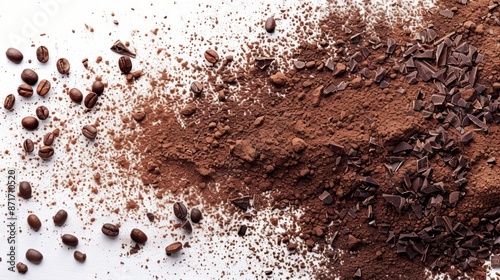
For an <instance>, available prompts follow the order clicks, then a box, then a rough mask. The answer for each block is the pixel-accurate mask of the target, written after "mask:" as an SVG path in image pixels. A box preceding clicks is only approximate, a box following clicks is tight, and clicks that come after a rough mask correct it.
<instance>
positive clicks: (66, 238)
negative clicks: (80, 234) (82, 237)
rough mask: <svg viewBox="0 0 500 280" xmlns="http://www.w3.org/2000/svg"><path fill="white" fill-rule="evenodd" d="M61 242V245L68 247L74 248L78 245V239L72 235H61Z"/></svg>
mask: <svg viewBox="0 0 500 280" xmlns="http://www.w3.org/2000/svg"><path fill="white" fill-rule="evenodd" d="M61 240H62V243H64V244H66V245H68V246H72V247H76V246H77V245H78V238H77V237H76V236H74V235H73V234H63V236H61Z"/></svg>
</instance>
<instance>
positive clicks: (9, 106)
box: [3, 93, 16, 110]
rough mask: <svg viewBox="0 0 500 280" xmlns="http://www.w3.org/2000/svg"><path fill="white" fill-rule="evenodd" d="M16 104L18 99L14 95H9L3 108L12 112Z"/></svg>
mask: <svg viewBox="0 0 500 280" xmlns="http://www.w3.org/2000/svg"><path fill="white" fill-rule="evenodd" d="M15 103H16V97H15V96H14V94H12V93H11V94H9V95H7V96H6V97H5V100H4V102H3V107H4V108H5V109H7V110H12V108H14V104H15Z"/></svg>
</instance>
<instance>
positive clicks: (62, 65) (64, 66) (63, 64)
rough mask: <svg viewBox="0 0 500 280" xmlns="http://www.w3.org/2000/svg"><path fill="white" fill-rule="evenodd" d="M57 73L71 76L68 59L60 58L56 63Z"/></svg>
mask: <svg viewBox="0 0 500 280" xmlns="http://www.w3.org/2000/svg"><path fill="white" fill-rule="evenodd" d="M56 66H57V72H59V73H61V74H63V75H66V74H69V61H68V60H67V59H66V58H59V59H58V60H57V62H56Z"/></svg>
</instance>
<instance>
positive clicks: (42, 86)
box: [36, 79, 50, 96]
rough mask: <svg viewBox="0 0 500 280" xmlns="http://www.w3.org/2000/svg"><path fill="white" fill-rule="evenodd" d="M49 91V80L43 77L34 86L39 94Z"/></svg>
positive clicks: (42, 94)
mask: <svg viewBox="0 0 500 280" xmlns="http://www.w3.org/2000/svg"><path fill="white" fill-rule="evenodd" d="M49 91H50V82H49V81H47V80H45V79H43V80H41V81H40V83H39V84H38V86H37V87H36V93H37V94H38V95H40V96H45V95H47V93H49Z"/></svg>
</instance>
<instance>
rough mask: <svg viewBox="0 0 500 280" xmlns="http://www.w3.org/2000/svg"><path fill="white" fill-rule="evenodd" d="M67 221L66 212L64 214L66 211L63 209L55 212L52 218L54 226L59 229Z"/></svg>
mask: <svg viewBox="0 0 500 280" xmlns="http://www.w3.org/2000/svg"><path fill="white" fill-rule="evenodd" d="M67 219H68V212H66V210H63V209H61V210H59V211H57V213H56V214H55V215H54V217H52V220H53V221H54V224H55V225H56V226H59V227H60V226H62V225H64V223H65V222H66V220H67Z"/></svg>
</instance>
